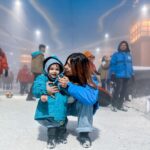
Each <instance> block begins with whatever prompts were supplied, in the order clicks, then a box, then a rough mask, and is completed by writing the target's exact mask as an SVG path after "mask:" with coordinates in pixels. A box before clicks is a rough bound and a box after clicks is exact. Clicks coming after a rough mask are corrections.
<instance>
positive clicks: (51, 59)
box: [43, 56, 63, 74]
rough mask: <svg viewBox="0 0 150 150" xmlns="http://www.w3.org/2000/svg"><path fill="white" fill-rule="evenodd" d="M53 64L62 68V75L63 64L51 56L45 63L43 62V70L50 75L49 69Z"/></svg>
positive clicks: (61, 70)
mask: <svg viewBox="0 0 150 150" xmlns="http://www.w3.org/2000/svg"><path fill="white" fill-rule="evenodd" d="M52 64H59V66H60V73H62V72H63V64H62V62H61V61H60V60H59V59H58V58H57V57H56V56H50V57H47V58H46V59H45V60H44V62H43V70H44V72H45V73H46V74H48V68H49V67H50V66H51V65H52Z"/></svg>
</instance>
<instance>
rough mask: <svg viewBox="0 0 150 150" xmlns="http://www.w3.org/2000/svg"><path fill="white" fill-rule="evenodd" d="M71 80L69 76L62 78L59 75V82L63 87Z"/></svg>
mask: <svg viewBox="0 0 150 150" xmlns="http://www.w3.org/2000/svg"><path fill="white" fill-rule="evenodd" d="M68 82H69V78H68V77H66V76H64V77H63V78H60V77H59V83H60V85H61V86H62V87H63V88H66V87H67V84H68Z"/></svg>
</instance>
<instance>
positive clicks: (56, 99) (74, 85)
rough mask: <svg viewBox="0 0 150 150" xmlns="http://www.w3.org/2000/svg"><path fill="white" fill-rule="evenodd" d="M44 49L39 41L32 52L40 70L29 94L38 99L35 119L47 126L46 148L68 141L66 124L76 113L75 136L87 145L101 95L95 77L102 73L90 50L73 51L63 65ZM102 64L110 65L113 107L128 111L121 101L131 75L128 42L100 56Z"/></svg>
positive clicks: (88, 144)
mask: <svg viewBox="0 0 150 150" xmlns="http://www.w3.org/2000/svg"><path fill="white" fill-rule="evenodd" d="M41 47H42V50H41ZM44 52H45V47H44V45H40V46H39V51H37V52H34V53H33V54H32V59H34V61H33V62H32V66H34V67H38V69H39V72H35V74H34V77H35V78H34V83H33V85H32V87H31V93H32V94H33V95H32V94H31V95H30V96H35V97H36V98H38V99H39V101H38V104H37V108H36V111H35V120H37V121H38V122H39V123H40V124H41V125H42V126H44V127H46V128H47V136H48V141H47V148H48V149H52V148H54V147H55V146H56V144H59V143H64V144H65V143H67V129H66V126H67V122H68V119H67V116H69V115H72V116H76V117H78V126H77V129H76V130H77V132H78V133H79V134H78V138H77V139H78V140H79V141H80V143H81V145H82V146H83V147H85V148H88V147H90V146H91V144H92V143H91V139H90V137H89V133H90V132H92V131H93V125H92V124H93V115H94V114H95V113H96V110H97V109H98V108H99V101H98V100H99V99H101V93H100V91H99V89H98V87H99V85H100V83H99V80H100V79H99V78H97V77H98V76H100V77H101V76H102V72H101V71H100V70H101V69H99V71H97V70H96V67H95V65H94V56H93V55H91V53H90V52H89V51H85V52H84V53H72V54H71V55H69V56H68V58H67V59H66V63H65V65H63V64H62V62H61V61H60V60H59V59H58V58H57V57H56V56H50V57H48V58H46V59H45V60H44ZM39 57H41V59H40V61H38V63H41V64H42V65H38V66H36V65H34V62H36V60H35V59H36V58H39ZM104 61H105V62H104ZM36 63H37V62H36ZM40 66H41V67H40ZM101 66H102V67H103V68H106V69H108V68H109V77H110V78H109V79H110V81H112V82H113V83H115V86H114V92H113V94H112V106H113V107H112V110H113V111H114V112H116V111H117V110H121V111H127V110H126V109H125V108H124V107H123V102H124V97H125V94H126V90H127V83H128V81H129V79H130V78H132V77H133V76H134V71H133V65H132V57H131V54H130V49H129V46H128V43H127V42H126V41H122V42H121V43H120V44H119V47H118V50H117V52H115V53H114V54H113V55H112V56H111V59H110V60H109V58H108V57H104V58H103V59H102V64H101ZM42 70H43V73H42ZM104 76H106V73H104ZM101 81H102V86H103V87H104V88H105V86H106V84H105V83H106V81H105V80H104V79H103V78H101Z"/></svg>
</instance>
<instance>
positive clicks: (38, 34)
mask: <svg viewBox="0 0 150 150" xmlns="http://www.w3.org/2000/svg"><path fill="white" fill-rule="evenodd" d="M35 34H36V36H37V37H40V36H41V31H40V30H39V29H37V30H36V31H35Z"/></svg>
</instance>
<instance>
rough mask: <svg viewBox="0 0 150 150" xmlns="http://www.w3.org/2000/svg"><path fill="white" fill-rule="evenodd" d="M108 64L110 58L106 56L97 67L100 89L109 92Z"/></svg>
mask: <svg viewBox="0 0 150 150" xmlns="http://www.w3.org/2000/svg"><path fill="white" fill-rule="evenodd" d="M109 64H110V58H109V57H108V56H103V58H102V61H101V65H100V66H99V69H98V72H99V74H100V78H101V83H102V88H104V89H106V90H108V91H109V90H110V86H109V82H110V79H109Z"/></svg>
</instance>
